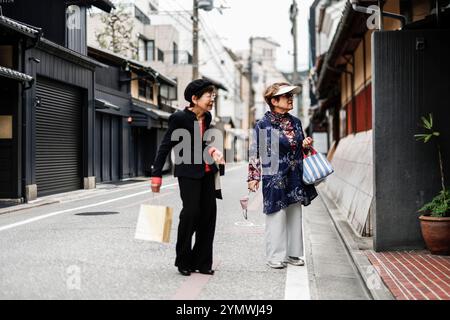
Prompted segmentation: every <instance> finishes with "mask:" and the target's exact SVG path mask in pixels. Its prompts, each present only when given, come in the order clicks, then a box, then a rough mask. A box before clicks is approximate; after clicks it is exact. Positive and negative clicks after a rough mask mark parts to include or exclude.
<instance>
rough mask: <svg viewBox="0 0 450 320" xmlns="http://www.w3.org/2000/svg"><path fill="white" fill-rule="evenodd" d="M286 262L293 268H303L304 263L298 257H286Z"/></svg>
mask: <svg viewBox="0 0 450 320" xmlns="http://www.w3.org/2000/svg"><path fill="white" fill-rule="evenodd" d="M286 262H287V263H289V264H292V265H293V266H304V265H305V261H303V259H301V258H298V257H287V259H286Z"/></svg>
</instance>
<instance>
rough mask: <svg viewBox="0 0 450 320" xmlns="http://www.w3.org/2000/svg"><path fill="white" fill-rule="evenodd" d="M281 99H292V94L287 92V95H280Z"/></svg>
mask: <svg viewBox="0 0 450 320" xmlns="http://www.w3.org/2000/svg"><path fill="white" fill-rule="evenodd" d="M281 97H285V98H286V99H292V98H294V94H293V93H292V92H288V93H285V94H282V95H281Z"/></svg>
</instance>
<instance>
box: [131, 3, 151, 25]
mask: <svg viewBox="0 0 450 320" xmlns="http://www.w3.org/2000/svg"><path fill="white" fill-rule="evenodd" d="M134 16H135V17H136V19H138V20H139V21H140V22H142V23H143V24H145V25H147V24H150V18H149V17H147V15H146V14H145V13H143V12H142V11H141V10H140V9H139V8H138V7H136V6H134Z"/></svg>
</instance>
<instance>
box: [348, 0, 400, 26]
mask: <svg viewBox="0 0 450 320" xmlns="http://www.w3.org/2000/svg"><path fill="white" fill-rule="evenodd" d="M349 1H350V3H351V5H352V8H353V10H354V11H356V12H361V13H365V14H370V15H372V14H374V13H377V11H378V10H375V9H374V8H370V7H364V6H359V5H358V0H349ZM378 8H379V10H380V11H381V15H379V17H380V30H383V21H382V20H383V19H381V17H382V16H383V17H389V18H392V19H397V20H400V23H401V24H402V29H403V27H404V26H405V25H406V16H404V15H401V14H396V13H392V12H386V11H383V3H382V1H381V0H379V1H378Z"/></svg>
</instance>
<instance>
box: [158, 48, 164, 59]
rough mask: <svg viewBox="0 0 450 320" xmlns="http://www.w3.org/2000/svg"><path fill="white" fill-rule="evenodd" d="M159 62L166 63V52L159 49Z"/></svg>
mask: <svg viewBox="0 0 450 320" xmlns="http://www.w3.org/2000/svg"><path fill="white" fill-rule="evenodd" d="M158 61H161V62H164V52H163V51H162V50H161V49H158Z"/></svg>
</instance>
